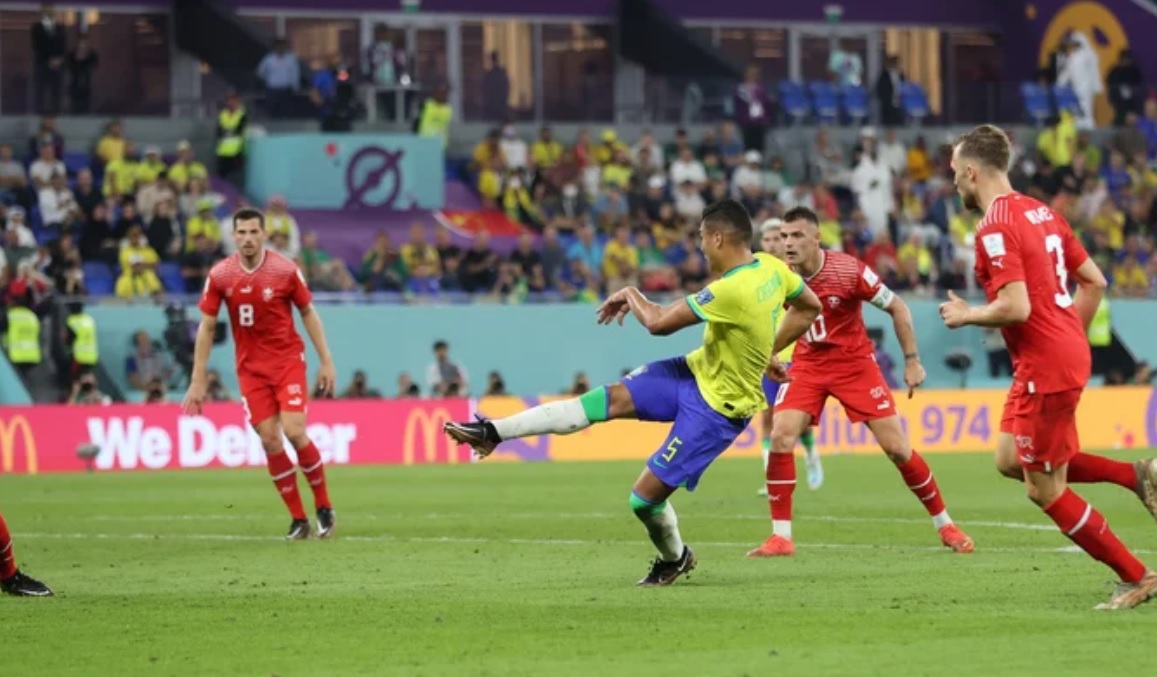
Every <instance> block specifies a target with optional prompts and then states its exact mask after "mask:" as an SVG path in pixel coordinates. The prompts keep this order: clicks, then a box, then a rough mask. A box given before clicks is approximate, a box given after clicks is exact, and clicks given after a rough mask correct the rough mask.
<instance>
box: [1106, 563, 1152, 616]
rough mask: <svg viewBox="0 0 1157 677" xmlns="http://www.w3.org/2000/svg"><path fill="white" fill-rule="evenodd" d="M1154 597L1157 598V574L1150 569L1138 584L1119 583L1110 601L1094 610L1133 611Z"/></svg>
mask: <svg viewBox="0 0 1157 677" xmlns="http://www.w3.org/2000/svg"><path fill="white" fill-rule="evenodd" d="M1154 597H1157V572H1154V571H1153V570H1152V569H1150V570H1149V571H1146V572H1145V575H1144V576H1142V577H1141V580H1139V581H1137V582H1136V583H1125V582H1121V583H1118V584H1117V588H1116V589H1115V590H1113V594H1112V595H1111V596H1110V597H1109V601H1108V602H1104V603H1102V604H1098V605H1097V606H1096V607H1094V608H1095V609H1097V610H1098V611H1121V610H1122V609H1133V608H1135V607H1139V606H1141V605H1142V604H1144V603H1145V602H1148V601H1149V600H1151V599H1153V598H1154Z"/></svg>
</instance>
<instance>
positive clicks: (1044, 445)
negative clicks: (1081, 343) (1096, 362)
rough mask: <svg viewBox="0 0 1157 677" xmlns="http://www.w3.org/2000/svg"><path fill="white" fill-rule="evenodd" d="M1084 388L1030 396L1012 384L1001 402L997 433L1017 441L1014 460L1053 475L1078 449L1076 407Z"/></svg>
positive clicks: (1029, 468)
mask: <svg viewBox="0 0 1157 677" xmlns="http://www.w3.org/2000/svg"><path fill="white" fill-rule="evenodd" d="M1082 392H1083V388H1072V389H1070V390H1062V391H1061V392H1059V393H1030V392H1029V391H1028V388H1026V387H1025V384H1024V383H1022V382H1021V381H1014V382H1013V384H1012V389H1011V390H1009V391H1008V399H1006V400H1005V401H1004V411H1003V412H1002V413H1001V416H1000V432H1002V433H1010V434H1012V436H1013V439H1014V441H1015V442H1016V458H1017V460H1019V461H1020V465H1021V467H1023V468H1024V469H1025V470H1028V471H1030V472H1052V471H1053V470H1055V469H1056V468H1058V467H1060V466H1062V465H1064V464H1066V463H1068V462H1069V461H1071V460H1072V458H1073V456H1076V455H1077V452H1079V451H1080V450H1081V441H1080V438H1079V437H1078V436H1077V405H1078V404H1080V402H1081V393H1082Z"/></svg>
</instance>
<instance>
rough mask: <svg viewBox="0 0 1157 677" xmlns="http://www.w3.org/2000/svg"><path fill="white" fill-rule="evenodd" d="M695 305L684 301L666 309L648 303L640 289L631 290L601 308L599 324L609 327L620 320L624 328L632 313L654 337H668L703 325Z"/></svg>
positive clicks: (626, 290)
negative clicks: (624, 320)
mask: <svg viewBox="0 0 1157 677" xmlns="http://www.w3.org/2000/svg"><path fill="white" fill-rule="evenodd" d="M706 291H707V290H706V289H704V292H706ZM704 292H700V295H702V294H703V293H704ZM691 303H692V301H690V300H688V299H680V300H678V301H676V302H674V303H672V304H669V305H666V306H664V305H660V304H658V303H655V302H653V301H650V300H648V299H647V297H646V296H644V295H643V292H641V291H639V290H638V289H636V288H634V287H627V288H626V289H623V290H621V291H618V292H616V293H615V294H613V295H612V296H611V297H610V298H609V299H607V300H606V302H605V303H604V304H603V305H602V306H601V307H600V308H599V323H600V324H609V323H610V322H611V321H613V320H614V319H616V318H618V320H619V324H622V321H623V319H624V318H625V317H626V314H627V312H630V313H631V314H632V315H634V316H635V319H636V320H638V321H639V324H641V325H643V327H644V328H645V329H646V330H647V332H648V333H650V334H651V335H652V336H668V335H670V334H674V333H675V332H677V331H679V330H680V329H683V328H684V327H690V326H691V325H694V324H699V322H700V321H701V320H700V318H699V316H698V315H696V314H695V311H694V310H692V308H691V305H690V304H691Z"/></svg>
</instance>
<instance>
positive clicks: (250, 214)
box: [233, 207, 265, 230]
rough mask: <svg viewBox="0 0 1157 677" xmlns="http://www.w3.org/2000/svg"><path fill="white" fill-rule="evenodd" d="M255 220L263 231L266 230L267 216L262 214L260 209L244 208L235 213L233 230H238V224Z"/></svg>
mask: <svg viewBox="0 0 1157 677" xmlns="http://www.w3.org/2000/svg"><path fill="white" fill-rule="evenodd" d="M253 219H257V225H258V226H260V227H261V230H265V214H262V213H261V210H260V209H254V208H253V207H242V208H241V209H238V210H237V211H235V212H233V228H234V229H236V228H237V224H238V223H240V222H242V221H252V220H253Z"/></svg>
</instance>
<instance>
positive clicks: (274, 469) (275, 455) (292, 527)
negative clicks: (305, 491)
mask: <svg viewBox="0 0 1157 677" xmlns="http://www.w3.org/2000/svg"><path fill="white" fill-rule="evenodd" d="M253 427H254V428H255V429H256V430H257V435H258V436H259V437H260V438H261V447H262V448H263V449H264V450H265V463H266V465H267V466H268V467H269V476H270V477H272V478H273V486H275V487H277V493H278V494H279V495H280V496H281V500H282V501H284V502H285V507H286V508H288V509H289V516H290V517H291V518H292V520H293V521H292V522H290V524H289V531H288V532H287V533H286V534H285V539H286V540H288V541H300V540H304V539H307V538H309V532H310V527H309V520H308V519H306V518H305V506H303V505H302V503H301V493H300V492H299V491H298V490H297V468H295V467H294V466H293V461H292V460H290V458H289V455H288V454H286V453H285V447H284V443H283V442H282V439H281V426H280V425H279V424H278V420H277V418H276V417H271V418H268V419H266V420H264V421H262V422H260V423H258V424H256V425H254V426H253Z"/></svg>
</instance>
